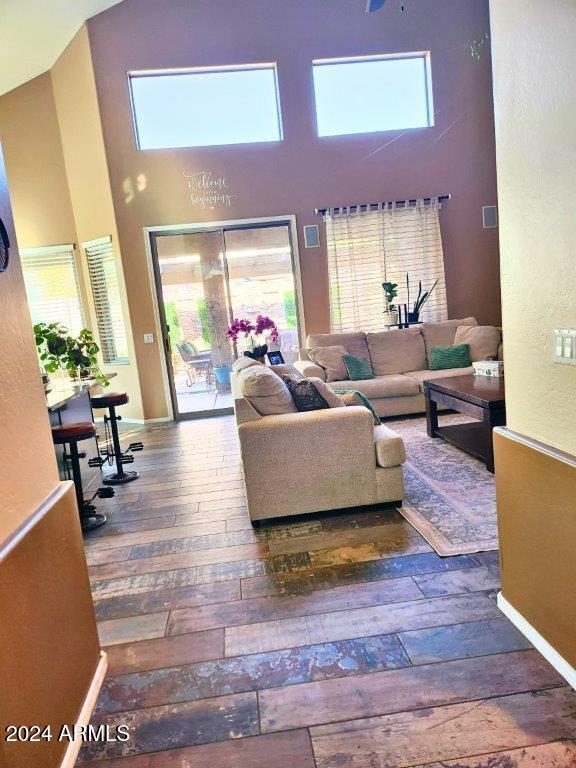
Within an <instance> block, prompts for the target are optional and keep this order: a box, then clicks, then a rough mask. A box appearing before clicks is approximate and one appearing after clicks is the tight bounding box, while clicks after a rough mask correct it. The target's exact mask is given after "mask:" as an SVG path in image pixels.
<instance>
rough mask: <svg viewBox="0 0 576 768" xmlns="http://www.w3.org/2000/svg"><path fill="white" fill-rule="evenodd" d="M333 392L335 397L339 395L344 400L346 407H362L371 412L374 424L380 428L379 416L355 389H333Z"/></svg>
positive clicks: (368, 401)
mask: <svg viewBox="0 0 576 768" xmlns="http://www.w3.org/2000/svg"><path fill="white" fill-rule="evenodd" d="M334 392H335V393H336V394H337V395H340V397H342V398H343V399H344V402H345V403H346V405H364V406H365V407H366V408H368V410H369V411H370V412H371V414H372V416H373V418H374V424H375V425H376V426H377V427H378V426H380V424H382V422H381V420H380V416H378V414H377V413H376V411H375V410H374V406H373V405H372V403H371V402H370V400H368V398H367V397H366V395H363V394H362V392H358V390H357V389H335V390H334ZM358 401H360V402H358Z"/></svg>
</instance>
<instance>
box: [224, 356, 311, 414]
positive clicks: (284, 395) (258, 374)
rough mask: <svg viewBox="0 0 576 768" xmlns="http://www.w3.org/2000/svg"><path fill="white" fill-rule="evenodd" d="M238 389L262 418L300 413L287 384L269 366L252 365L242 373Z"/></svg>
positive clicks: (239, 377)
mask: <svg viewBox="0 0 576 768" xmlns="http://www.w3.org/2000/svg"><path fill="white" fill-rule="evenodd" d="M238 389H239V390H240V394H241V395H242V396H243V397H245V398H246V399H247V400H248V401H249V402H250V404H251V405H252V406H253V407H254V408H255V409H256V411H258V413H259V414H260V415H261V416H275V415H277V414H280V413H297V411H298V409H297V408H296V406H295V405H294V401H293V400H292V395H291V394H290V391H289V389H288V387H287V386H286V384H285V382H283V381H282V379H281V378H280V376H278V375H276V374H275V373H274V371H273V370H272V369H271V368H269V367H268V366H267V365H252V366H249V367H248V368H244V369H243V370H242V371H240V374H239V375H238Z"/></svg>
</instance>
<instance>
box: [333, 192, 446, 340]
mask: <svg viewBox="0 0 576 768" xmlns="http://www.w3.org/2000/svg"><path fill="white" fill-rule="evenodd" d="M439 209H440V203H439V201H438V200H437V198H432V200H431V202H430V203H425V202H424V201H423V200H420V201H418V202H417V204H416V205H415V206H409V205H407V206H405V207H400V206H397V205H396V204H394V203H393V204H391V205H388V206H387V205H384V207H383V208H382V209H381V210H377V211H373V212H355V210H354V208H352V209H336V210H334V211H330V212H328V214H327V215H326V217H325V221H326V233H327V242H328V272H329V280H330V316H331V329H332V331H333V332H348V331H360V330H363V331H381V330H384V323H383V314H384V311H385V309H386V303H385V298H384V291H383V289H382V283H383V282H385V281H389V282H393V283H398V289H397V290H398V298H397V299H396V300H395V304H396V305H398V304H403V303H406V302H407V300H408V296H407V291H406V274H407V273H408V274H409V276H410V304H413V303H414V301H415V300H416V298H417V294H418V281H419V280H421V281H422V290H423V291H424V290H428V289H429V288H431V287H432V285H433V283H434V281H435V280H436V279H437V278H438V285H437V286H436V288H435V289H434V292H433V294H432V296H431V297H430V300H429V301H428V302H427V303H426V304H425V305H424V308H423V310H422V312H421V316H420V319H421V320H425V321H435V320H444V319H446V318H447V316H448V311H447V303H446V284H445V278H444V253H443V249H442V236H441V232H440V219H439V215H438V212H439ZM409 309H411V307H409Z"/></svg>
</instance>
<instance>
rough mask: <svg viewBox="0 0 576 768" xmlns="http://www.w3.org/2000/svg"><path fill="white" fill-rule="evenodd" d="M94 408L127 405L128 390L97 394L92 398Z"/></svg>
mask: <svg viewBox="0 0 576 768" xmlns="http://www.w3.org/2000/svg"><path fill="white" fill-rule="evenodd" d="M90 402H91V403H92V408H110V406H114V407H116V406H118V405H126V403H127V402H128V395H127V394H126V392H107V393H106V394H105V395H96V396H92V397H91V398H90Z"/></svg>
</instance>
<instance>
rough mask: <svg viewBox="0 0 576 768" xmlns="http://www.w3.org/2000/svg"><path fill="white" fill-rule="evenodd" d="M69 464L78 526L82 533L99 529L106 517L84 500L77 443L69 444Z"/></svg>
mask: <svg viewBox="0 0 576 768" xmlns="http://www.w3.org/2000/svg"><path fill="white" fill-rule="evenodd" d="M70 463H71V465H72V480H73V481H74V489H75V491H76V501H77V503H78V512H79V513H80V526H81V528H82V532H83V533H87V532H88V531H94V530H95V529H96V528H100V526H101V525H104V523H105V522H106V515H103V514H102V513H101V512H96V509H95V507H94V506H92V504H89V503H88V502H86V501H85V499H84V490H83V489H82V472H81V470H80V455H79V453H78V443H77V442H75V441H72V442H71V443H70Z"/></svg>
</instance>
